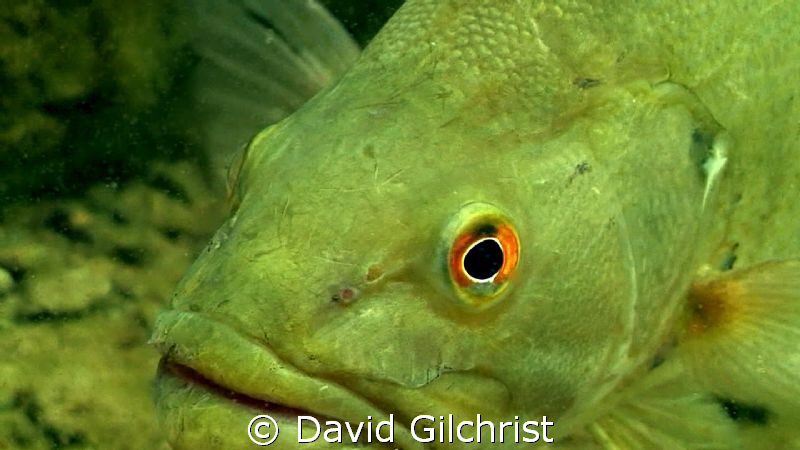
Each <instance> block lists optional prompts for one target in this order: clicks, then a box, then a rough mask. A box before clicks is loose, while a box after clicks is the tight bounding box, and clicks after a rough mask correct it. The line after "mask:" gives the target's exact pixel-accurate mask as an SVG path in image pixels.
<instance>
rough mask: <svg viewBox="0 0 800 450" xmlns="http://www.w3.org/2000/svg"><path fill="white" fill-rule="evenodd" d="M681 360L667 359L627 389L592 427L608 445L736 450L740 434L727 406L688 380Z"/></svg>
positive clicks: (630, 449)
mask: <svg viewBox="0 0 800 450" xmlns="http://www.w3.org/2000/svg"><path fill="white" fill-rule="evenodd" d="M687 379H688V372H687V371H686V369H685V367H683V365H682V364H681V362H680V361H678V360H672V361H668V362H665V363H664V364H663V365H662V366H659V367H658V368H656V369H653V370H652V371H651V372H650V373H648V374H646V375H645V376H644V377H643V378H642V379H641V380H639V381H638V382H636V383H634V384H633V385H631V386H630V387H629V388H627V389H624V390H623V391H622V393H621V394H620V395H621V396H622V398H621V400H619V401H618V403H616V405H615V406H614V407H613V408H612V409H611V410H610V411H609V412H608V413H607V414H606V415H604V416H603V417H601V418H600V419H598V420H597V421H595V422H594V423H592V424H591V425H590V426H589V427H588V430H589V432H590V433H591V434H592V435H594V437H595V439H596V440H597V441H598V442H600V443H601V444H602V445H603V446H604V447H605V448H607V449H614V450H617V449H625V450H639V449H642V450H644V449H665V450H666V449H733V448H739V447H740V441H739V433H738V431H737V430H736V428H735V426H734V424H733V421H731V420H730V419H729V418H728V417H727V416H726V415H725V413H724V411H723V409H722V407H721V406H720V405H719V403H717V402H716V401H715V400H714V399H713V397H712V396H711V395H710V394H709V393H708V392H707V391H705V390H704V389H702V388H701V387H699V386H697V385H694V384H692V383H687Z"/></svg>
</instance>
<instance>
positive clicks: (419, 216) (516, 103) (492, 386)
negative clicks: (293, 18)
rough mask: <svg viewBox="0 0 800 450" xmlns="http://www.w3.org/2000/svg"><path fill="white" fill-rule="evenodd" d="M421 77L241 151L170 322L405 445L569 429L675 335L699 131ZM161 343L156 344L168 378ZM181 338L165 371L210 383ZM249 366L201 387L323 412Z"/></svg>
mask: <svg viewBox="0 0 800 450" xmlns="http://www.w3.org/2000/svg"><path fill="white" fill-rule="evenodd" d="M430 61H435V58H433V59H431V60H429V62H430ZM431 64H433V62H431V63H430V64H427V65H426V64H418V65H417V66H418V67H419V68H418V69H417V70H412V71H409V73H403V74H397V73H392V74H388V73H386V71H382V69H381V67H382V66H381V64H378V63H375V64H373V65H368V64H362V65H361V66H359V67H357V68H356V69H354V70H353V71H351V72H350V73H349V74H348V75H347V76H346V77H345V78H344V79H343V80H342V81H341V82H340V83H339V84H337V85H336V86H334V87H333V88H331V89H329V90H327V91H325V92H323V93H322V94H321V95H319V96H317V97H315V98H314V99H313V100H312V101H311V102H309V103H308V104H306V105H305V106H304V107H303V108H301V109H300V110H299V111H298V112H297V113H295V114H294V115H292V116H291V117H289V118H288V119H286V120H284V121H282V122H280V123H278V124H276V125H274V126H272V127H270V128H268V129H267V130H265V131H264V132H262V133H261V134H260V135H258V136H257V137H256V138H255V139H254V140H253V141H252V143H251V144H250V147H249V149H248V153H247V156H246V158H245V160H244V163H243V167H242V171H241V175H240V177H239V179H238V180H237V190H238V193H237V198H238V200H237V204H238V206H237V209H236V211H235V212H234V213H233V214H232V215H231V217H230V218H229V219H228V221H227V222H226V223H225V224H224V225H223V227H222V228H221V229H220V230H219V232H218V233H217V235H216V236H215V237H214V239H213V240H212V242H211V243H210V244H209V247H208V248H207V249H206V251H204V252H203V254H202V255H201V256H200V258H199V259H198V260H197V262H195V264H194V265H193V267H192V268H191V269H190V271H189V273H188V274H187V276H186V278H185V279H184V280H183V282H182V283H181V285H180V286H179V288H178V290H177V292H176V294H175V297H174V299H173V302H172V309H173V310H174V311H181V312H186V313H187V314H192V315H200V316H203V317H205V318H206V319H208V320H211V321H213V322H214V323H218V324H220V326H222V325H224V326H226V327H228V328H230V329H232V330H235V332H236V333H237V334H240V335H241V336H243V337H245V338H246V339H247V340H248V342H250V343H252V344H254V345H255V347H259V348H265V349H268V351H269V352H270V355H272V356H270V358H272V359H271V361H273V362H274V361H280V362H281V367H284V366H288V367H290V368H292V369H291V370H293V371H294V372H296V373H299V374H301V375H298V376H302V377H303V379H306V378H311V379H314V380H323V381H324V383H325V384H324V385H325V386H327V387H328V388H330V389H333V388H331V386H335V387H336V389H339V388H341V389H343V390H344V391H346V392H348V393H349V394H348V395H351V394H352V395H353V396H357V397H358V398H359V399H362V400H364V401H365V402H366V403H368V404H370V405H373V406H375V407H376V408H377V409H378V410H380V411H383V412H386V413H394V414H395V415H396V416H398V417H399V418H400V420H401V422H403V423H405V424H406V425H407V421H408V420H410V418H412V417H414V416H415V415H417V414H423V413H427V414H436V415H438V414H455V415H456V416H459V417H470V416H471V417H474V414H475V413H481V414H483V415H485V416H489V417H503V418H508V417H513V416H515V415H518V416H523V415H524V416H527V417H534V416H542V415H547V416H548V418H551V419H553V420H556V421H558V420H559V419H567V418H569V417H572V416H575V415H577V414H580V413H581V411H584V410H586V409H587V408H589V407H590V406H591V405H596V404H597V403H598V402H600V401H601V399H602V398H603V397H604V396H605V395H606V394H607V393H608V392H609V391H611V390H612V389H614V388H615V387H617V386H618V385H619V384H620V383H621V382H622V381H623V380H624V379H625V378H626V377H629V376H630V375H631V373H633V371H635V370H637V369H640V368H641V367H642V365H643V364H646V363H647V360H648V358H651V357H653V355H654V353H655V351H656V348H657V347H659V346H660V345H661V344H662V343H663V338H664V335H665V332H666V330H667V329H668V328H669V326H670V324H671V322H672V320H673V319H674V317H675V312H676V310H677V305H678V303H677V300H678V298H679V295H680V291H681V289H682V288H683V286H685V285H686V283H688V280H689V275H690V272H691V271H692V268H693V264H694V262H695V256H696V244H697V241H698V240H699V239H700V236H701V234H702V230H703V213H702V210H701V206H700V203H701V199H702V196H703V187H704V182H703V179H702V176H701V175H700V174H699V173H698V166H697V161H696V158H695V157H694V156H693V151H692V148H693V146H696V145H698V144H697V142H696V141H697V140H698V139H697V138H696V133H697V130H698V129H704V128H702V126H701V125H703V124H702V120H700V119H698V118H697V114H696V113H695V112H694V110H693V109H692V108H690V107H686V106H685V105H684V103H682V101H677V100H675V101H673V97H674V96H673V97H669V96H666V97H665V95H662V94H663V93H660V92H657V91H658V89H656V88H654V87H653V86H652V84H651V83H649V82H647V83H627V82H626V84H624V85H623V84H618V85H607V86H602V85H601V86H596V87H592V88H591V89H585V86H584V87H582V86H576V85H574V84H573V83H571V82H564V83H557V82H556V81H554V80H551V79H550V78H546V79H545V78H543V79H541V80H539V81H540V82H541V83H542V84H544V83H545V82H547V83H549V84H548V85H550V86H553V85H555V86H556V87H557V88H554V89H551V90H550V91H547V92H545V91H543V90H541V89H538V88H537V89H536V90H530V89H528V88H527V87H524V86H522V85H521V86H520V87H518V88H513V85H510V84H509V83H508V82H503V83H490V84H481V83H477V82H465V81H463V80H462V78H463V77H457V76H456V74H455V73H454V72H452V71H447V70H445V69H441V70H444V71H443V72H437V71H436V70H440V69H434V68H432V66H431ZM390 72H391V71H390ZM556 75H558V76H561V75H563V74H561V73H557V74H555V75H552V77H555V76H556ZM550 76H551V75H548V77H550ZM454 80H456V81H454ZM534 81H536V80H534ZM509 86H511V88H510V87H509ZM525 86H527V84H526V85H525ZM526 89H527V90H526ZM548 92H549V93H548ZM521 96H524V97H521ZM531 96H534V97H535V98H531ZM537 96H538V97H537ZM667 97H669V99H667ZM665 99H666V100H665ZM703 126H704V125H703ZM693 136H694V137H693ZM171 327H172V328H174V323H173V322H170V325H163V324H162V325H161V327H160V329H159V330H157V332H156V334H157V335H159V334H160V335H161V337H159V338H157V339H156V340H160V341H163V342H167V343H168V344H169V345H166V346H165V348H167V349H168V351H167V352H166V353H167V357H168V358H170V357H172V358H176V356H175V355H176V354H180V351H178V352H177V353H175V351H174V348H175V342H173V340H172V338H171V336H170V335H171V334H175V335H177V332H175V333H173V332H172V331H171V330H172V328H171ZM198 329H199V328H198ZM203 329H205V328H203ZM198 333H200V332H199V331H198ZM196 339H197V342H196V346H197V347H196V348H195V349H194V350H191V351H188V350H187V351H186V352H184V353H183V356H180V355H179V356H178V357H177V358H178V359H179V361H178V362H179V363H180V364H184V365H189V366H190V367H191V368H192V369H193V370H196V371H198V372H200V373H201V374H202V373H205V372H207V371H209V370H217V369H219V367H222V366H221V365H220V363H219V361H215V360H214V359H213V358H211V356H209V355H211V354H212V353H213V352H207V351H206V350H204V346H211V345H214V344H213V343H212V342H211V341H213V340H214V338H213V337H212V336H207V337H203V336H202V335H201V334H198V335H197V337H196ZM253 351H254V350H253V348H251V346H248V347H247V348H246V349H240V348H229V349H227V352H228V356H226V357H230V358H233V359H235V360H236V361H237V364H238V365H237V367H238V371H239V373H219V374H217V375H216V376H215V377H214V378H215V379H214V381H215V382H216V383H218V384H222V385H225V386H226V387H229V388H231V389H236V388H237V386H243V385H245V384H246V385H247V386H248V388H247V389H249V391H250V392H248V395H251V396H255V397H259V398H261V395H262V394H263V396H264V398H265V400H267V401H270V402H275V400H274V399H275V398H277V399H278V400H279V401H277V403H281V404H286V405H288V406H291V407H295V408H300V409H303V410H309V411H311V412H312V413H319V414H321V415H334V414H335V413H332V412H330V411H319V410H315V408H317V407H318V405H317V406H315V400H314V399H315V396H317V395H319V391H314V392H308V391H307V390H303V389H304V388H303V389H301V388H299V387H297V388H295V387H292V386H290V385H289V384H286V385H285V386H284V385H283V384H281V383H282V382H276V381H275V380H274V379H270V378H268V377H267V378H265V379H259V378H258V377H256V376H255V375H253V374H255V373H260V372H259V370H261V369H260V368H259V367H258V366H257V365H258V364H263V360H262V359H261V358H260V357H252V358H249V357H247V356H246V355H250V354H251V353H252V352H253ZM170 352H173V353H170ZM237 352H242V353H243V354H244V355H237ZM187 355H188V356H187ZM209 368H211V369H209ZM281 370H283V369H281ZM301 384H302V383H299V382H298V383H297V384H296V386H300V385H301ZM277 385H280V386H284V387H282V388H281V389H282V391H281V392H275V391H270V388H269V386H277ZM259 386H261V387H262V388H263V389H262V390H259ZM365 415H366V414H365ZM362 420H363V419H362Z"/></svg>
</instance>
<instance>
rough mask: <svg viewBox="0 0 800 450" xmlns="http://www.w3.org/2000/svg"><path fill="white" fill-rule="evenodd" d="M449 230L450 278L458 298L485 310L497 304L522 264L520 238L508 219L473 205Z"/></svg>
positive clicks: (448, 258) (494, 210)
mask: <svg viewBox="0 0 800 450" xmlns="http://www.w3.org/2000/svg"><path fill="white" fill-rule="evenodd" d="M454 222H455V223H454V224H451V226H450V227H448V230H447V232H446V238H449V242H450V245H449V249H448V251H447V267H448V270H447V274H448V276H449V278H450V281H451V284H452V285H453V287H454V289H455V290H456V293H457V294H458V297H459V298H460V299H461V300H462V301H464V302H465V303H466V304H467V305H469V306H471V307H476V308H478V309H482V308H484V307H488V306H490V305H492V304H494V303H495V301H496V300H497V299H498V298H499V297H500V294H501V293H502V292H503V291H504V290H505V288H506V286H507V285H508V281H509V280H510V278H511V277H512V275H513V274H514V272H515V271H516V268H517V263H518V262H519V238H518V237H517V233H516V231H515V229H514V227H513V226H512V225H511V223H510V221H509V220H508V219H506V218H505V216H504V215H502V214H501V213H499V212H498V211H497V210H496V209H494V208H493V207H491V206H490V205H484V204H472V205H469V206H468V207H467V208H465V210H464V211H462V212H461V213H460V214H458V215H457V217H456V218H455V220H454Z"/></svg>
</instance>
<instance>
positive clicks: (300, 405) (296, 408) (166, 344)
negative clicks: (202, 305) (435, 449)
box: [150, 310, 425, 449]
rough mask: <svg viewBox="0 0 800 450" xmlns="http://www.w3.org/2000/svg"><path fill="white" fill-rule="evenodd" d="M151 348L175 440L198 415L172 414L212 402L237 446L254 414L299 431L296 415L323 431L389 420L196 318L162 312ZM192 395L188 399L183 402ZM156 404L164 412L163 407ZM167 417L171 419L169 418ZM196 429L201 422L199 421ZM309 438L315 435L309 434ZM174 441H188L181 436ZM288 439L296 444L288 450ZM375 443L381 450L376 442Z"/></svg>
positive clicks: (403, 433) (405, 432)
mask: <svg viewBox="0 0 800 450" xmlns="http://www.w3.org/2000/svg"><path fill="white" fill-rule="evenodd" d="M150 342H151V343H152V344H154V345H155V346H156V348H158V350H159V351H160V352H161V353H162V355H163V356H162V358H161V362H160V364H159V373H158V378H159V383H160V384H161V385H163V386H159V387H158V389H157V397H159V398H158V402H159V407H160V408H161V409H165V410H166V411H165V412H164V411H162V412H161V413H162V414H166V415H167V417H168V418H167V420H170V419H175V420H177V421H180V422H181V426H180V428H181V429H180V430H179V431H180V432H181V433H186V432H189V431H191V430H188V431H187V430H185V429H184V426H183V422H184V421H185V420H186V419H185V417H184V416H186V415H187V414H196V415H202V414H204V410H203V408H191V407H187V408H186V409H187V411H188V413H187V412H186V411H177V410H179V409H183V406H184V404H189V403H191V404H194V405H196V404H198V403H199V402H201V401H211V400H213V402H215V403H214V405H215V407H216V406H219V407H220V408H225V410H226V411H231V417H224V419H225V420H228V421H229V422H231V423H230V425H229V426H231V427H234V429H233V430H231V432H232V433H234V434H235V436H234V437H235V438H236V439H237V440H239V439H240V438H241V437H242V436H240V435H239V434H242V433H238V431H241V430H244V429H245V427H246V426H247V420H249V419H252V418H253V417H254V416H256V415H258V414H267V415H269V416H270V417H272V418H273V419H274V420H276V421H277V423H278V426H279V427H280V428H284V426H289V427H297V426H299V425H298V417H299V416H301V415H302V416H311V417H314V418H315V419H316V420H317V421H319V423H320V424H321V425H322V426H323V431H324V425H325V422H326V421H329V420H333V421H336V422H350V423H353V424H358V423H360V422H367V420H369V419H371V421H372V423H373V424H375V423H378V422H379V421H388V420H389V418H390V416H389V414H387V413H386V412H385V411H383V410H381V409H379V408H378V407H376V406H375V405H373V404H372V403H371V402H370V401H368V400H367V399H365V398H363V397H361V396H359V395H358V394H356V393H355V392H353V391H351V390H349V389H346V388H344V387H343V386H341V385H339V384H337V383H334V382H332V381H328V380H324V379H320V378H316V377H313V376H310V375H308V374H306V373H304V372H302V371H300V370H299V369H297V368H295V367H293V366H291V365H290V364H288V363H286V362H284V361H283V360H281V359H280V358H279V357H278V356H277V355H275V354H274V352H273V351H272V350H271V349H269V348H268V347H266V346H264V345H263V344H261V343H258V342H256V341H254V340H252V339H251V338H248V337H246V336H245V335H242V334H240V333H238V332H237V331H235V330H234V329H233V328H232V327H229V326H228V325H226V324H224V323H222V322H218V321H215V320H212V319H210V318H208V317H205V316H204V315H202V314H199V313H194V312H187V311H174V310H170V311H165V312H162V313H161V314H159V316H158V318H157V319H156V324H155V327H154V332H153V336H152V337H151V339H150ZM234 350H235V351H234ZM190 391H191V393H192V394H191V396H190V397H186V395H188V394H187V393H188V392H190ZM170 396H172V397H170ZM165 398H166V399H167V400H166V401H165V400H164V399H165ZM175 398H177V399H178V400H177V402H176V400H175ZM209 399H211V400H209ZM161 403H169V405H168V406H166V407H163V406H162V405H161ZM189 406H191V405H189ZM233 413H235V415H236V418H235V420H234V419H233V417H232V416H233V415H234V414H233ZM170 414H173V415H175V416H176V417H174V418H171V417H169V415H170ZM219 414H220V415H221V416H224V415H225V414H224V413H219ZM368 418H369V419H368ZM199 422H203V420H201V419H198V423H199ZM239 422H243V423H239ZM393 428H394V443H393V444H392V445H394V446H396V447H398V446H399V447H400V448H403V449H423V448H425V447H424V446H423V445H422V444H421V443H420V442H417V441H416V440H414V439H413V437H412V434H411V431H410V430H409V428H408V427H406V426H405V425H403V424H402V423H400V422H398V421H397V420H396V419H395V421H394V426H393ZM236 433H238V434H236ZM168 434H170V433H169V432H168ZM172 434H174V433H172ZM226 434H229V433H226ZM281 434H284V433H281ZM310 434H311V435H313V431H312V432H310ZM304 435H305V434H304ZM171 437H175V436H171ZM244 438H245V439H246V435H245V437H244ZM176 440H179V441H187V439H185V438H184V437H183V436H179V437H177V438H176ZM292 440H294V445H290V444H291V441H292ZM320 440H321V439H320ZM188 441H191V439H188ZM282 441H283V444H282V445H281V446H280V448H290V447H292V446H300V447H302V446H303V444H300V443H299V442H297V439H294V438H291V437H288V438H284V439H282ZM318 443H319V442H318ZM373 444H374V445H381V444H378V443H376V441H374V440H373ZM339 446H341V444H339ZM178 447H181V446H180V445H179V446H178Z"/></svg>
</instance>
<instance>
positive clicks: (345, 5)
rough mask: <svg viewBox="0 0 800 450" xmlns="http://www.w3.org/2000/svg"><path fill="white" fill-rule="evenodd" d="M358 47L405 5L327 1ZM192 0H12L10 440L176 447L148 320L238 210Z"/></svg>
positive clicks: (2, 123)
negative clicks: (194, 88) (157, 387)
mask: <svg viewBox="0 0 800 450" xmlns="http://www.w3.org/2000/svg"><path fill="white" fill-rule="evenodd" d="M322 3H323V4H324V5H325V6H327V7H328V9H329V10H330V11H331V12H332V13H333V14H334V15H335V16H336V17H337V18H338V19H339V20H340V21H341V22H342V23H343V24H344V26H345V27H346V28H347V29H348V31H350V32H351V33H352V34H353V36H354V37H355V38H356V40H357V41H358V42H359V44H361V45H362V46H363V45H364V44H366V43H367V42H368V41H369V39H370V38H371V37H372V36H373V35H374V34H375V32H377V30H378V29H379V28H380V26H381V25H382V24H383V23H384V22H385V21H386V20H387V19H388V17H389V16H390V15H391V14H392V13H393V12H394V10H395V9H396V8H397V7H398V6H399V5H400V4H401V3H402V1H401V0H389V1H379V0H368V1H355V0H323V1H322ZM185 8H186V4H185V2H184V1H181V0H170V1H166V0H165V1H152V0H150V1H130V0H126V1H118V0H95V1H83V0H58V1H57V0H6V1H3V2H2V6H0V86H1V87H0V89H1V90H2V95H0V449H6V448H8V449H16V448H30V449H49V448H136V449H140V448H166V444H165V443H164V441H163V438H162V436H161V434H160V432H159V430H158V428H157V424H156V422H155V417H154V414H153V404H152V393H151V382H152V379H153V375H154V373H155V368H156V365H157V360H158V354H157V352H156V351H155V350H154V349H152V348H150V347H149V346H148V345H147V343H146V342H147V339H148V337H149V334H150V329H151V325H152V323H153V319H154V317H155V315H156V313H157V312H158V311H159V309H160V308H161V307H162V306H163V305H165V304H166V302H167V300H168V298H169V296H170V293H171V291H172V289H173V287H174V285H175V284H176V283H177V281H178V280H179V279H180V277H181V276H182V274H183V272H184V271H185V270H186V268H187V266H188V265H189V264H190V263H191V262H192V261H193V260H194V259H195V256H196V254H197V252H198V251H199V250H200V249H201V248H202V246H203V245H204V244H205V243H206V241H207V240H208V238H209V237H210V235H211V233H212V232H213V231H214V230H215V228H216V227H217V226H218V225H219V224H220V223H221V221H222V219H223V218H224V216H225V214H226V212H227V211H226V205H225V192H224V188H222V187H221V186H219V185H218V184H219V183H214V182H213V180H212V177H211V176H210V175H209V169H208V166H207V158H206V155H204V154H203V150H202V148H203V147H202V142H200V136H201V133H200V132H199V130H198V129H197V128H198V126H199V120H198V118H197V117H196V116H194V115H193V111H192V107H191V102H190V101H189V100H190V96H191V92H190V90H189V83H188V79H189V74H191V73H192V69H193V67H194V65H195V64H196V62H197V57H196V56H195V55H193V54H192V52H191V51H190V50H188V49H187V42H188V40H189V39H190V38H191V32H190V31H189V30H190V29H191V19H190V16H189V15H187V14H186V10H185Z"/></svg>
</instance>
